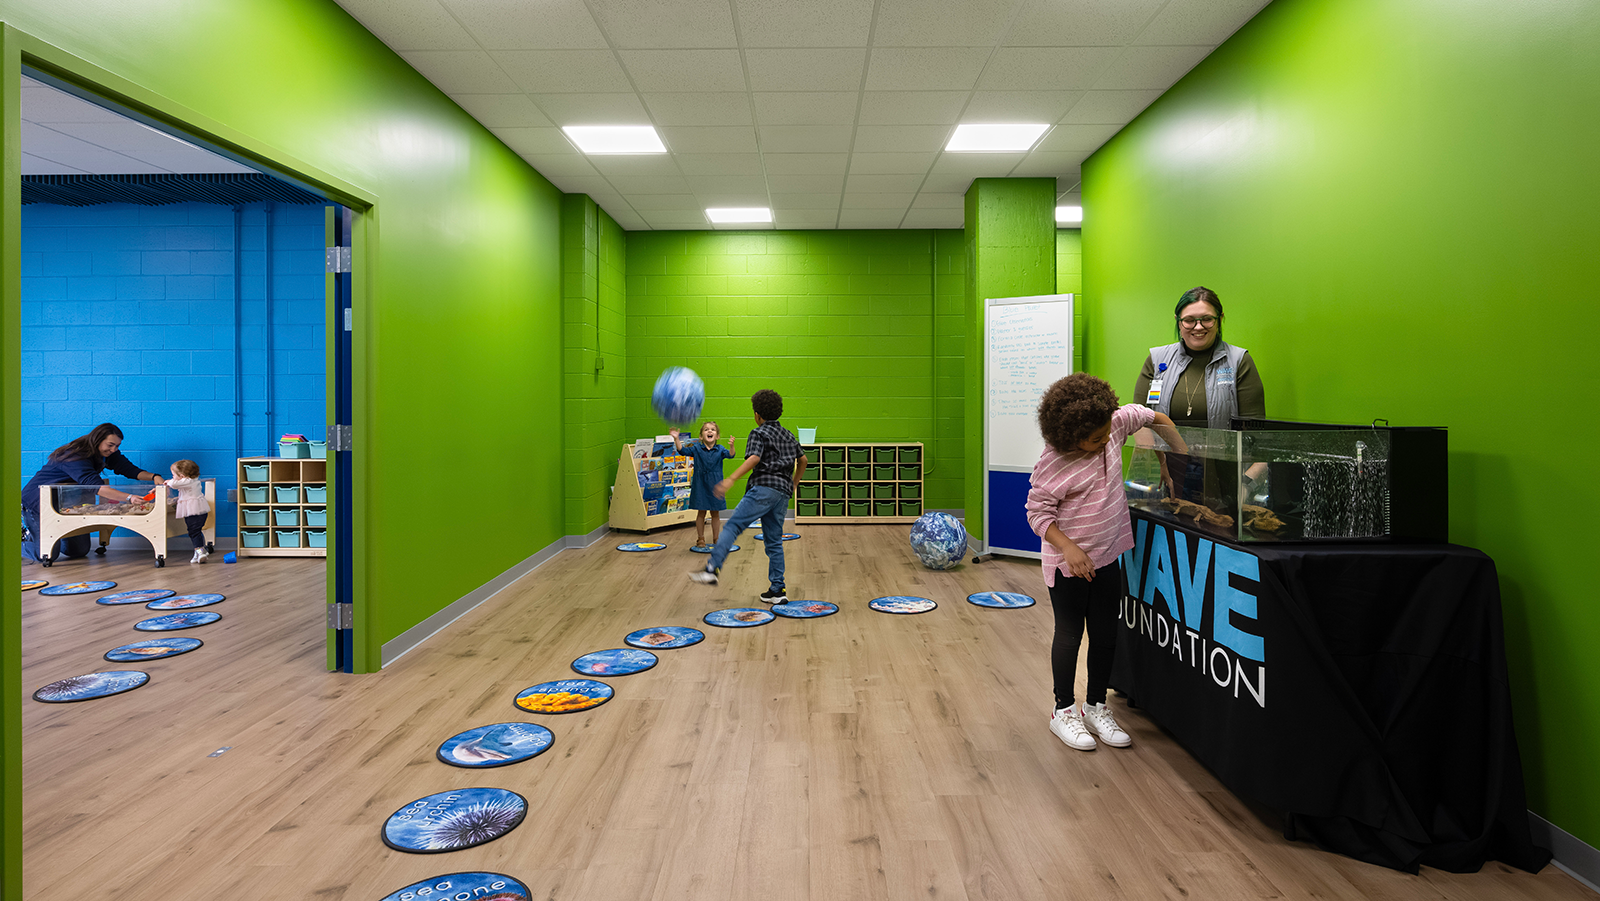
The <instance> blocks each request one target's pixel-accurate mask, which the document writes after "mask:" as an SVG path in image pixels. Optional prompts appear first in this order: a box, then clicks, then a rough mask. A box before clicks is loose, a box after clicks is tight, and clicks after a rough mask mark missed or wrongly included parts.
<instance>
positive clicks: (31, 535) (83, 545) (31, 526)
mask: <svg viewBox="0 0 1600 901" xmlns="http://www.w3.org/2000/svg"><path fill="white" fill-rule="evenodd" d="M22 518H23V520H25V521H26V522H27V524H28V537H27V538H24V539H22V556H24V557H27V558H28V559H29V560H32V561H33V562H35V563H37V562H39V514H38V513H37V512H35V511H33V510H29V509H28V508H27V507H23V508H22ZM89 545H90V541H89V536H88V535H74V536H72V537H71V538H63V539H61V540H60V541H58V542H56V546H55V547H54V548H52V549H51V553H50V557H51V559H52V560H60V559H61V558H63V557H87V556H89Z"/></svg>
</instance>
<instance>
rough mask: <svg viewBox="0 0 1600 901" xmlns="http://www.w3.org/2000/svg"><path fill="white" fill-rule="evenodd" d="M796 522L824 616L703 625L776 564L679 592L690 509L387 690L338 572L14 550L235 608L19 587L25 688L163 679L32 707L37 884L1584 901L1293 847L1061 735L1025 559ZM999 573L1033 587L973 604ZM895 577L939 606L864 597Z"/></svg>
mask: <svg viewBox="0 0 1600 901" xmlns="http://www.w3.org/2000/svg"><path fill="white" fill-rule="evenodd" d="M801 531H802V533H803V535H804V537H803V538H802V539H801V540H799V541H792V542H789V543H788V544H787V545H786V551H787V554H788V572H789V584H790V586H791V595H792V596H795V597H804V598H816V599H822V600H828V601H832V602H834V603H837V604H839V605H840V607H841V608H842V609H841V611H840V613H839V614H837V615H835V616H831V617H828V618H825V619H819V620H784V619H780V620H778V621H777V622H774V623H772V624H769V625H765V626H760V627H757V628H749V629H738V630H730V629H718V628H713V627H709V626H705V625H703V624H702V623H700V617H701V616H702V615H704V614H705V613H706V612H708V611H710V610H713V609H716V608H720V607H727V606H754V605H755V604H754V601H755V594H756V593H757V592H759V591H761V590H762V589H764V588H765V587H766V582H765V573H766V557H765V555H764V554H763V553H762V551H761V549H760V545H759V542H756V541H754V540H753V536H751V535H749V534H746V535H745V536H744V537H743V541H742V543H743V544H744V547H745V549H744V550H742V551H739V552H737V553H735V554H734V555H732V557H730V559H729V562H728V565H727V567H726V568H725V570H724V573H723V582H722V584H721V585H720V586H718V587H715V588H708V587H705V586H700V585H693V584H690V583H689V582H688V581H687V579H686V578H685V573H686V572H687V571H688V570H689V569H690V568H692V567H694V566H696V565H697V564H702V563H703V561H704V560H705V558H704V557H700V556H696V555H692V554H689V553H688V552H687V547H688V546H689V545H690V544H692V543H693V529H692V528H688V527H680V528H677V529H675V530H669V531H666V532H663V533H658V534H657V536H655V537H657V538H658V539H659V540H664V541H666V542H667V543H668V544H669V548H668V549H667V550H665V551H661V552H656V553H648V554H622V553H617V552H616V551H615V550H613V548H614V546H615V545H616V544H617V543H619V542H618V540H609V539H608V540H603V541H601V542H599V543H597V544H596V545H594V546H593V547H590V548H588V549H586V550H582V551H567V552H564V553H562V554H560V555H558V556H557V557H556V558H555V559H553V560H552V561H550V562H548V563H546V564H545V565H544V566H542V567H541V568H540V569H538V570H536V571H535V572H534V573H532V574H530V575H529V576H527V577H525V578H523V579H522V580H521V581H519V582H518V583H516V584H515V585H514V586H512V587H511V588H510V589H508V590H506V591H504V592H502V593H501V594H500V595H498V596H497V597H495V598H494V599H492V600H491V601H489V602H488V603H486V604H484V605H482V606H480V607H479V608H478V609H476V610H474V611H473V612H472V613H470V614H468V615H467V616H466V617H464V618H462V619H461V620H460V621H458V622H457V623H455V624H454V625H452V626H451V627H449V628H448V629H447V630H446V631H445V632H444V633H442V634H440V635H437V636H435V637H434V638H432V639H430V640H429V641H428V642H427V643H426V644H425V645H424V646H423V647H421V648H419V649H417V650H414V651H412V652H411V653H410V654H407V655H406V656H404V657H403V658H401V659H400V660H399V661H397V662H396V663H394V664H392V665H391V666H390V667H389V668H388V669H387V670H385V671H384V672H383V673H381V674H377V675H368V676H346V675H339V674H330V673H326V672H324V671H323V665H324V650H323V634H324V633H323V631H322V616H323V611H322V590H323V589H322V586H323V564H322V562H321V561H312V560H302V559H254V560H247V561H246V562H244V563H241V564H239V565H236V566H225V565H221V564H207V565H204V566H190V565H187V564H184V563H177V564H175V565H173V566H170V567H168V568H167V569H164V570H157V569H153V568H152V567H151V566H150V563H149V556H148V554H147V553H145V554H140V553H138V552H136V551H131V550H127V551H123V550H118V551H113V552H112V553H111V554H110V555H109V556H108V558H106V559H90V560H87V561H71V562H68V563H63V564H60V565H58V566H56V567H54V568H52V569H49V570H44V569H42V568H40V567H37V566H32V567H25V568H24V577H25V578H47V579H49V580H50V581H51V582H53V583H55V584H64V583H66V582H69V581H79V580H82V579H91V578H93V579H114V580H116V581H117V582H119V585H118V588H117V590H125V589H135V588H152V587H165V588H173V589H176V590H179V591H181V592H193V591H216V592H221V593H223V594H226V595H228V600H227V601H225V602H224V603H222V604H219V605H217V606H215V607H212V608H210V609H212V610H215V611H217V612H219V613H221V614H222V615H223V619H222V621H221V622H219V623H216V624H214V625H211V626H206V627H203V628H200V629H194V630H190V631H188V632H185V633H182V634H185V635H191V636H194V637H197V638H200V639H202V640H204V641H205V647H203V648H201V649H200V650H198V651H195V652H193V653H190V654H186V655H183V656H180V657H174V658H170V659H166V660H156V661H147V662H145V663H143V664H141V665H138V666H135V665H131V664H109V663H106V662H105V661H104V660H102V659H101V655H102V654H103V653H104V652H105V651H107V650H109V649H110V648H112V647H115V646H117V645H119V644H124V643H127V642H130V641H136V640H140V639H142V638H146V637H150V636H148V635H145V634H143V633H137V632H134V631H133V630H132V624H133V623H134V622H136V621H137V620H139V619H142V618H144V617H146V616H150V615H154V614H151V613H150V612H148V611H146V610H145V609H144V608H143V607H142V606H137V605H131V606H126V607H105V606H100V605H96V604H95V603H94V597H96V595H80V596H68V597H53V598H52V597H41V596H39V595H38V593H37V592H27V593H25V594H24V596H23V629H24V632H23V636H24V644H25V651H24V659H23V680H24V684H25V686H27V687H28V690H29V691H30V692H31V691H32V689H33V688H35V687H38V686H41V685H44V684H46V683H49V682H52V681H54V680H56V679H60V678H64V677H66V676H72V675H77V674H81V673H87V672H93V671H96V670H102V669H122V668H128V669H132V668H140V669H144V670H145V671H147V672H149V673H150V674H151V677H152V679H151V682H150V684H149V685H146V686H145V687H143V688H140V689H138V690H136V691H133V692H130V693H128V694H125V695H121V696H117V697H113V698H104V699H99V700H95V701H89V702H84V703H78V704H40V703H35V702H33V701H26V702H24V703H25V706H24V710H23V729H24V745H23V754H24V773H25V796H24V804H25V833H24V834H25V842H26V847H25V867H26V869H25V879H26V890H27V891H26V897H28V898H29V899H38V901H46V899H49V901H55V899H68V898H70V899H74V901H84V899H101V898H104V899H112V898H114V899H118V901H144V899H150V901H155V899H161V901H171V899H178V898H182V899H201V898H227V899H229V901H253V899H274V901H276V899H282V898H289V897H293V898H302V897H303V898H316V899H322V901H344V899H350V901H356V899H379V898H382V897H383V896H384V895H386V894H388V893H389V892H391V891H393V890H395V889H398V888H400V887H402V886H404V885H407V884H409V883H411V882H414V881H416V880H420V879H424V878H427V877H430V876H434V875H438V874H441V873H447V872H455V871H463V870H492V871H498V872H503V873H507V874H510V875H512V876H515V877H516V878H518V879H521V880H522V881H524V882H525V883H527V884H528V886H529V887H530V889H531V890H532V891H533V893H534V895H533V897H535V898H541V899H589V898H615V899H629V901H632V899H678V898H693V899H697V901H701V899H705V901H721V899H752V898H760V899H772V901H783V899H795V901H823V899H850V901H855V899H894V901H899V899H906V901H910V899H921V901H929V899H935V901H943V899H972V901H976V899H1039V901H1044V899H1059V898H1064V897H1090V896H1092V897H1097V898H1124V899H1141V901H1142V899H1166V898H1171V899H1180V898H1185V899H1205V898H1289V899H1302V898H1304V899H1310V898H1318V899H1362V898H1378V899H1389V898H1394V899H1400V898H1406V899H1412V898H1424V899H1441V898H1450V899H1485V901H1488V899H1505V898H1513V899H1567V898H1573V899H1576V898H1593V897H1594V896H1593V894H1592V893H1590V892H1589V891H1588V890H1587V889H1586V888H1584V887H1583V886H1582V885H1581V884H1579V883H1578V882H1576V881H1575V880H1573V879H1571V878H1569V877H1567V876H1566V875H1565V874H1563V873H1561V872H1560V871H1559V870H1557V869H1556V868H1555V867H1547V868H1546V869H1545V871H1544V872H1543V873H1540V874H1538V875H1537V876H1535V875H1530V874H1527V873H1522V872H1520V871H1516V870H1512V869H1510V868H1508V867H1505V866H1504V865H1501V864H1498V863H1491V864H1490V865H1489V866H1487V867H1485V868H1484V870H1483V872H1481V873H1476V874H1470V875H1455V874H1450V873H1443V872H1439V871H1434V870H1424V871H1423V873H1422V874H1421V875H1420V876H1409V875H1406V874H1403V873H1396V872H1393V871H1389V870H1384V869H1381V868H1377V867H1372V866H1368V865H1365V864H1361V863H1357V862H1355V861H1353V860H1349V859H1346V858H1343V857H1339V856H1336V855H1332V854H1326V853H1323V852H1321V851H1318V850H1316V849H1315V848H1314V847H1312V846H1310V845H1306V844H1302V843H1290V842H1286V841H1285V840H1284V839H1283V837H1282V835H1281V834H1280V832H1279V831H1278V828H1277V825H1276V824H1275V823H1274V822H1273V821H1272V819H1271V816H1270V814H1267V813H1265V812H1263V811H1260V810H1257V809H1254V808H1253V807H1251V806H1249V805H1247V804H1245V803H1243V802H1241V801H1240V800H1239V799H1237V798H1235V797H1234V796H1233V795H1232V794H1231V793H1229V792H1228V791H1227V790H1226V789H1224V788H1223V787H1222V786H1221V785H1220V784H1218V783H1217V781H1216V780H1215V779H1214V778H1213V777H1212V776H1211V775H1210V774H1209V773H1208V772H1207V771H1206V770H1205V768H1203V767H1201V766H1200V765H1199V764H1197V763H1196V762H1195V761H1194V760H1193V759H1192V758H1190V757H1189V755H1188V754H1187V753H1185V752H1184V751H1183V749H1182V748H1180V747H1178V746H1177V745H1176V744H1175V743H1174V742H1173V741H1172V740H1171V739H1170V738H1169V737H1167V736H1166V735H1165V734H1164V733H1163V732H1162V731H1161V730H1160V729H1159V728H1157V727H1155V726H1153V725H1152V724H1151V723H1149V722H1148V721H1147V720H1145V719H1143V718H1142V717H1141V716H1140V715H1139V714H1138V713H1137V712H1135V711H1126V710H1123V709H1122V708H1121V704H1120V702H1118V701H1116V700H1113V705H1114V706H1116V707H1117V708H1118V712H1119V716H1120V718H1121V721H1122V722H1123V724H1124V725H1125V727H1126V728H1128V730H1129V731H1130V732H1131V733H1132V734H1133V736H1134V740H1135V743H1134V746H1133V747H1132V748H1130V749H1126V750H1117V749H1110V748H1101V749H1100V750H1097V751H1095V752H1092V753H1082V752H1077V751H1073V750H1070V749H1068V748H1067V747H1065V746H1064V745H1062V744H1061V742H1059V741H1058V740H1057V739H1056V738H1055V737H1054V736H1053V735H1051V733H1050V731H1049V728H1048V717H1049V712H1050V707H1051V694H1050V674H1049V644H1050V637H1051V632H1052V618H1051V614H1050V609H1049V603H1048V600H1047V598H1046V597H1045V594H1044V588H1043V582H1042V579H1041V577H1040V574H1039V570H1038V567H1037V564H1034V563H1030V562H1025V561H1014V560H1013V561H1008V560H997V561H994V562H992V563H984V564H982V565H977V566H974V565H970V564H969V565H966V566H964V567H962V568H960V569H959V570H957V571H953V572H948V573H935V572H930V571H928V570H926V569H924V568H923V567H922V566H920V565H919V564H918V563H917V562H916V560H915V559H914V558H913V557H912V555H911V553H910V550H909V548H907V547H906V544H905V537H904V536H905V530H904V527H901V526H825V525H815V526H807V527H805V528H804V529H802V530H801ZM621 540H631V539H626V538H624V539H621ZM214 559H215V558H214ZM424 565H447V564H445V563H443V562H442V561H441V562H432V561H429V562H427V563H425V564H424ZM980 590H1003V591H1018V592H1023V593H1026V594H1031V595H1033V596H1035V597H1037V598H1039V599H1040V601H1041V603H1040V604H1039V605H1037V606H1035V607H1032V608H1029V609H1025V610H986V609H979V608H977V607H973V606H971V605H969V604H967V603H966V601H965V598H966V596H967V595H968V594H970V593H972V592H975V591H980ZM883 594H916V595H924V596H927V597H931V598H933V599H934V600H937V601H938V602H939V604H940V606H939V609H937V610H935V611H933V612H931V613H928V614H923V615H919V616H892V615H885V614H880V613H875V612H873V611H871V610H869V609H868V608H867V607H866V602H867V600H868V599H870V598H872V597H875V596H878V595H883ZM659 625H685V626H696V627H699V628H702V629H703V630H704V631H705V632H706V633H707V639H706V641H705V642H703V643H701V644H700V645H697V646H694V647H690V648H683V649H679V650H670V651H662V652H661V654H660V656H661V658H662V659H661V663H660V664H659V665H658V666H656V667H655V668H654V669H652V670H650V671H648V672H645V673H640V674H636V675H631V676H624V677H620V678H615V679H611V680H609V681H610V682H611V683H612V684H613V685H614V686H615V687H616V689H617V695H616V697H615V699H613V700H612V701H611V702H610V703H608V704H606V705H604V706H602V707H600V708H597V709H595V710H592V711H589V712H585V713H578V714H568V715H564V716H543V717H539V716H529V715H525V714H522V713H520V712H519V711H517V710H516V709H515V708H514V707H513V706H512V698H513V697H514V696H515V694H516V693H517V692H518V691H520V690H521V689H523V688H526V687H527V686H529V685H532V684H534V683H537V682H541V681H545V680H549V679H556V678H565V677H569V676H570V675H571V672H570V670H569V668H568V664H569V662H570V661H571V660H572V659H573V658H575V657H577V656H579V655H580V654H584V653H586V652H589V651H595V650H600V649H602V648H612V647H620V646H621V645H622V637H623V636H624V635H625V634H627V633H628V632H631V631H633V630H635V629H639V628H644V627H647V626H659ZM1080 659H1081V656H1080ZM1079 679H1080V689H1079V690H1080V692H1081V690H1082V688H1081V680H1082V674H1081V673H1080V675H1079ZM504 720H524V721H534V722H539V723H542V724H544V725H546V726H548V727H549V728H550V729H551V730H553V732H554V733H555V743H554V745H553V747H552V748H551V750H550V751H548V752H547V753H545V754H544V755H542V756H540V757H538V758H535V759H533V760H530V761H527V762H524V763H520V764H516V765H513V766H508V767H501V768H496V769H491V770H484V771H469V770H464V769H459V768H455V767H450V766H446V765H444V764H442V763H440V762H439V761H438V760H437V759H436V758H435V756H434V752H435V749H436V748H437V746H438V744H439V742H441V741H442V740H444V739H445V738H447V737H449V736H451V735H453V734H455V733H457V732H460V731H462V730H464V729H467V728H471V727H473V726H478V725H484V724H487V723H491V722H497V721H504ZM222 747H228V748H229V749H230V750H228V751H227V752H226V753H224V754H222V755H221V756H219V757H209V756H207V755H209V754H211V753H212V752H214V751H216V750H217V749H219V748H222ZM474 785H487V786H498V787H502V788H509V789H512V790H515V791H517V792H520V793H521V794H523V795H524V796H526V797H527V798H528V800H529V802H530V811H529V815H528V817H527V819H526V821H524V823H523V824H522V825H521V826H520V827H518V828H517V829H516V830H515V831H513V832H512V833H511V834H509V835H507V836H506V837H504V838H502V839H500V840H498V841H495V842H492V843H489V844H487V845H482V846H479V847H477V848H472V849H468V850H464V851H459V852H453V853H449V854H440V855H416V854H405V853H402V852H398V851H393V850H390V849H389V848H388V847H386V846H385V845H384V844H383V842H382V841H381V839H380V837H379V834H380V829H381V827H382V824H383V822H384V820H385V818H386V817H387V816H388V815H389V814H390V813H391V812H393V811H394V810H396V809H398V808H399V807H401V806H402V805H404V804H406V803H407V802H409V801H412V800H414V799H416V798H419V797H421V796H423V795H427V794H430V793H433V792H438V791H445V790H448V789H454V788H462V787H468V786H474Z"/></svg>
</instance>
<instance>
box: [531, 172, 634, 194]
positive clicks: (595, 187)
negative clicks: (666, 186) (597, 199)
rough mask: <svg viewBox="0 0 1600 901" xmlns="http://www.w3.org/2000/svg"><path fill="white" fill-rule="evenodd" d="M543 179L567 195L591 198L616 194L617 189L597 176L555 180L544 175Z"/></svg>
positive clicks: (560, 177) (567, 177)
mask: <svg viewBox="0 0 1600 901" xmlns="http://www.w3.org/2000/svg"><path fill="white" fill-rule="evenodd" d="M545 178H549V179H550V183H551V184H553V185H555V186H556V187H558V188H560V189H561V190H563V191H565V192H567V193H568V194H588V195H589V196H591V197H593V196H594V195H596V194H615V193H617V189H616V188H615V187H613V186H612V184H611V182H610V181H609V180H608V179H605V178H602V177H601V176H598V175H564V176H559V177H555V178H551V177H550V176H549V175H546V176H545ZM635 199H637V198H635Z"/></svg>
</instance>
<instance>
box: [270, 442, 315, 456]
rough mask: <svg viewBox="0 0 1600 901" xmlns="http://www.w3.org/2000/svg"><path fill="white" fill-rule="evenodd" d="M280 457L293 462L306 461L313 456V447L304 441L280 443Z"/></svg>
mask: <svg viewBox="0 0 1600 901" xmlns="http://www.w3.org/2000/svg"><path fill="white" fill-rule="evenodd" d="M278 456H280V457H288V458H289V459H291V460H304V459H306V458H308V457H310V456H311V445H309V444H307V443H305V442H304V441H279V442H278Z"/></svg>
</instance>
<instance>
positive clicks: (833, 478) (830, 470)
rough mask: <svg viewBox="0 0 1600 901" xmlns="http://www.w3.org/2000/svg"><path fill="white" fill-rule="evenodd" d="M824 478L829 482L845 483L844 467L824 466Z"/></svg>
mask: <svg viewBox="0 0 1600 901" xmlns="http://www.w3.org/2000/svg"><path fill="white" fill-rule="evenodd" d="M822 478H823V480H824V481H828V482H842V481H844V467H843V466H824V467H822Z"/></svg>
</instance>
